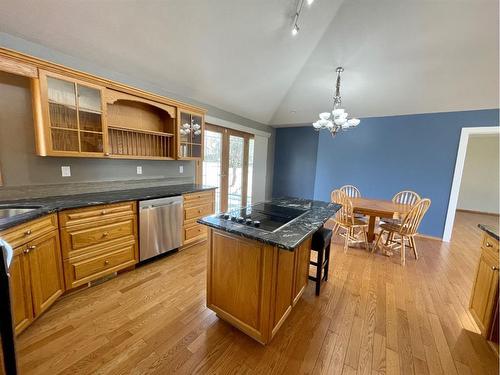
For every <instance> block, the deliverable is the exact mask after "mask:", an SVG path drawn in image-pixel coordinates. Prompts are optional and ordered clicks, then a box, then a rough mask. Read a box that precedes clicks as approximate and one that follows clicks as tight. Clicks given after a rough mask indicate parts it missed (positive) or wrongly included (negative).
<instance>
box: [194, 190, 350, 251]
mask: <svg viewBox="0 0 500 375" xmlns="http://www.w3.org/2000/svg"><path fill="white" fill-rule="evenodd" d="M266 203H271V204H275V205H278V206H282V207H288V208H298V209H305V210H308V211H307V212H306V213H305V214H303V215H301V216H299V217H298V218H296V219H295V220H293V221H291V222H290V223H288V224H285V225H284V226H283V227H281V228H278V229H277V230H276V231H274V232H268V231H265V230H262V229H259V228H255V227H252V226H247V225H245V224H239V223H236V222H233V221H231V220H226V219H222V218H219V216H218V215H211V216H206V217H204V218H202V219H200V220H198V223H200V224H204V225H207V226H209V227H212V228H215V229H220V230H223V231H226V232H229V233H232V234H236V235H239V236H242V237H246V238H249V239H253V240H257V241H261V242H264V243H267V244H270V245H274V246H278V247H279V248H282V249H286V250H293V249H295V248H296V247H297V246H298V245H300V244H301V243H302V241H304V240H305V239H306V238H307V237H308V236H310V235H311V234H313V233H314V232H316V231H317V230H318V229H319V228H321V227H322V226H323V224H324V223H325V222H326V221H327V220H328V219H329V218H330V217H332V216H333V215H335V213H336V212H337V211H338V210H339V209H340V207H341V206H340V205H338V204H334V203H328V202H322V201H314V200H308V199H299V198H277V199H272V200H271V201H269V202H266ZM232 212H236V213H237V212H238V210H236V211H232Z"/></svg>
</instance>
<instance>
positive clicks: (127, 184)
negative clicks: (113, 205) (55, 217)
mask: <svg viewBox="0 0 500 375" xmlns="http://www.w3.org/2000/svg"><path fill="white" fill-rule="evenodd" d="M192 182H193V179H192V178H190V177H172V178H162V179H143V180H115V181H106V182H83V183H68V184H47V185H27V186H15V187H3V188H0V201H7V200H17V199H26V198H45V197H55V196H61V195H70V194H71V195H73V194H85V193H99V192H105V191H114V190H126V189H139V188H148V187H158V186H168V185H176V184H186V183H192Z"/></svg>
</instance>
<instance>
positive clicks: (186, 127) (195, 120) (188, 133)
mask: <svg viewBox="0 0 500 375" xmlns="http://www.w3.org/2000/svg"><path fill="white" fill-rule="evenodd" d="M177 116H178V121H177V124H178V129H177V134H178V135H179V137H178V143H177V147H178V148H177V159H183V160H198V159H202V158H203V135H204V131H205V121H204V116H203V114H202V113H197V112H191V111H186V110H183V109H179V110H178V115H177Z"/></svg>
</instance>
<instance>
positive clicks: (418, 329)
mask: <svg viewBox="0 0 500 375" xmlns="http://www.w3.org/2000/svg"><path fill="white" fill-rule="evenodd" d="M479 222H483V223H486V224H488V223H489V224H495V223H497V224H498V218H496V217H494V216H487V215H485V216H483V215H476V214H468V213H467V214H466V213H461V212H459V213H457V218H456V224H455V227H454V232H453V238H452V242H451V243H450V244H443V243H441V242H439V241H435V240H431V239H425V238H418V239H417V246H419V252H420V255H421V257H420V259H419V260H418V261H415V259H413V258H411V256H410V254H408V257H407V265H406V267H404V268H403V267H401V266H400V265H399V257H398V256H396V257H393V258H387V257H385V256H383V255H380V254H376V255H373V254H369V253H367V252H366V251H365V250H363V249H362V248H351V249H350V251H348V252H347V254H344V252H343V249H342V243H341V241H340V240H339V239H336V240H335V242H334V246H333V247H332V266H331V268H330V278H329V281H328V283H326V284H323V287H322V290H321V296H320V297H315V296H314V286H313V284H312V283H310V284H309V286H308V287H307V290H306V293H305V294H304V296H303V297H302V300H301V301H300V302H299V303H298V304H297V307H296V309H295V310H294V311H293V312H292V314H291V315H290V317H289V318H288V320H287V321H286V323H285V324H284V326H283V327H282V328H281V330H280V332H279V333H278V335H277V336H276V337H275V339H274V340H273V341H272V342H271V344H270V345H268V346H267V347H263V346H261V345H260V344H258V343H257V342H255V341H253V340H252V339H250V338H249V337H247V336H245V335H244V334H242V333H240V332H239V331H237V330H236V329H234V328H232V327H231V326H230V325H228V324H226V323H225V322H223V321H222V320H220V319H218V318H217V316H216V315H215V314H214V313H213V312H211V311H210V310H207V309H206V307H205V261H206V259H205V248H204V247H201V246H200V247H197V248H192V249H189V250H185V251H184V252H181V253H178V254H174V255H173V256H170V257H167V258H165V259H162V260H160V261H157V262H154V263H151V264H149V265H146V266H143V267H140V268H138V269H137V270H135V271H132V272H129V273H127V274H124V275H121V276H120V277H118V278H116V279H113V280H111V281H108V282H106V283H104V284H101V285H98V286H95V287H93V288H91V289H87V290H84V291H81V292H79V293H76V294H73V295H70V296H67V297H65V298H63V299H61V300H60V301H58V302H57V303H56V304H55V305H54V306H53V307H52V308H51V309H50V310H49V311H48V312H47V313H46V314H44V315H43V316H42V317H41V318H40V319H38V321H36V322H35V323H34V324H33V325H32V326H31V327H29V328H28V329H27V330H26V331H25V332H24V333H23V334H22V335H21V336H20V337H19V339H18V352H19V357H20V358H19V359H20V367H21V374H51V375H55V374H119V373H122V374H170V373H174V372H176V373H181V374H193V373H202V374H205V373H219V374H242V373H248V374H281V373H284V374H306V373H313V374H321V373H326V374H356V373H357V374H372V375H375V374H396V373H403V374H460V375H461V374H498V359H497V358H496V357H495V355H494V354H493V352H492V351H491V349H490V348H489V346H488V344H487V343H486V341H485V340H484V339H483V338H482V337H481V336H480V335H479V334H478V332H479V331H478V328H477V327H476V325H475V323H474V321H473V320H472V318H471V315H470V313H469V312H468V303H469V295H470V292H471V288H472V281H473V275H474V272H475V266H476V263H477V260H478V258H479V243H480V232H479V230H478V229H477V227H476V225H477V223H479Z"/></svg>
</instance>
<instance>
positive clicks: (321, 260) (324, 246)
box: [309, 227, 332, 296]
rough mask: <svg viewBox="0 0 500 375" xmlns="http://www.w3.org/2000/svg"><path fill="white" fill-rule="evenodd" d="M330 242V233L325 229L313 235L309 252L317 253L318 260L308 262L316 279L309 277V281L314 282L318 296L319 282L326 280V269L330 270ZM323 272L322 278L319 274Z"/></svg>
mask: <svg viewBox="0 0 500 375" xmlns="http://www.w3.org/2000/svg"><path fill="white" fill-rule="evenodd" d="M331 241H332V231H331V230H330V229H327V228H324V227H322V228H320V229H318V230H317V231H316V233H314V234H313V237H312V243H311V250H313V251H317V252H318V260H317V261H316V262H314V261H309V263H310V264H311V265H313V266H316V277H314V276H309V280H312V281H315V282H316V295H317V296H319V293H320V289H321V280H325V281H327V280H328V269H329V268H330V243H331ZM323 270H324V274H323V277H321V273H322V271H323Z"/></svg>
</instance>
